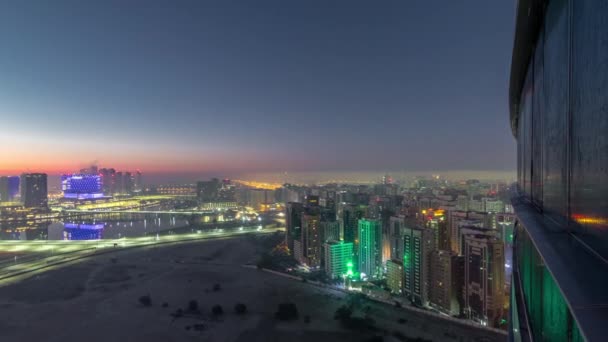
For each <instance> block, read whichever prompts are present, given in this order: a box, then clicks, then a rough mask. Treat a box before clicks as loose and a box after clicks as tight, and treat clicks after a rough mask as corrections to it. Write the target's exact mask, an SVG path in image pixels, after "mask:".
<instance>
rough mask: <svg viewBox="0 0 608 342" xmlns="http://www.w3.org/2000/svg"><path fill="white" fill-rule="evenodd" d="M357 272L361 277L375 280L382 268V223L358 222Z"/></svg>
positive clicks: (377, 221)
mask: <svg viewBox="0 0 608 342" xmlns="http://www.w3.org/2000/svg"><path fill="white" fill-rule="evenodd" d="M358 235H359V247H358V249H359V253H358V258H359V259H358V262H359V267H358V271H359V273H360V274H361V277H365V276H367V277H368V278H376V277H377V276H378V275H379V274H380V271H381V266H382V250H381V248H382V245H381V243H382V222H381V221H380V220H371V219H361V220H359V234H358Z"/></svg>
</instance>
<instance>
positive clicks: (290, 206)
mask: <svg viewBox="0 0 608 342" xmlns="http://www.w3.org/2000/svg"><path fill="white" fill-rule="evenodd" d="M302 214H304V205H303V204H302V203H298V202H289V203H287V205H286V206H285V226H286V229H287V232H286V234H285V237H286V240H287V248H289V250H290V251H291V252H292V254H293V253H294V246H293V242H294V241H295V240H298V241H299V240H300V237H301V234H302V233H301V231H302V230H301V227H302ZM293 255H295V254H293Z"/></svg>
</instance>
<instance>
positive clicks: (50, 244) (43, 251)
mask: <svg viewBox="0 0 608 342" xmlns="http://www.w3.org/2000/svg"><path fill="white" fill-rule="evenodd" d="M282 230H284V228H264V229H262V228H257V229H247V228H245V229H234V230H227V231H222V230H214V231H208V232H200V233H193V234H176V235H159V236H144V237H136V238H121V239H113V240H88V241H71V240H59V241H49V240H33V241H14V240H3V241H0V286H1V285H4V284H6V283H10V282H14V281H18V280H20V279H23V278H27V277H31V276H32V275H34V274H38V273H42V272H46V271H49V270H51V269H55V268H58V267H62V266H66V265H70V264H73V263H76V262H78V261H82V260H85V259H88V258H91V257H95V256H98V255H102V254H107V253H115V252H120V251H127V250H130V249H133V248H146V247H156V246H161V245H164V244H175V243H188V242H196V241H201V240H208V239H222V238H231V237H236V236H241V235H247V234H270V233H274V232H276V231H282Z"/></svg>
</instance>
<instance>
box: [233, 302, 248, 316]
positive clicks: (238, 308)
mask: <svg viewBox="0 0 608 342" xmlns="http://www.w3.org/2000/svg"><path fill="white" fill-rule="evenodd" d="M234 312H235V313H236V314H237V315H244V314H246V313H247V305H245V304H243V303H237V304H236V305H235V306H234Z"/></svg>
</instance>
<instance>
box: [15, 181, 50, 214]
mask: <svg viewBox="0 0 608 342" xmlns="http://www.w3.org/2000/svg"><path fill="white" fill-rule="evenodd" d="M47 196H48V192H47V175H46V173H24V174H22V175H21V202H23V205H24V206H25V207H26V208H46V207H47V205H48V197H47Z"/></svg>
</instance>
